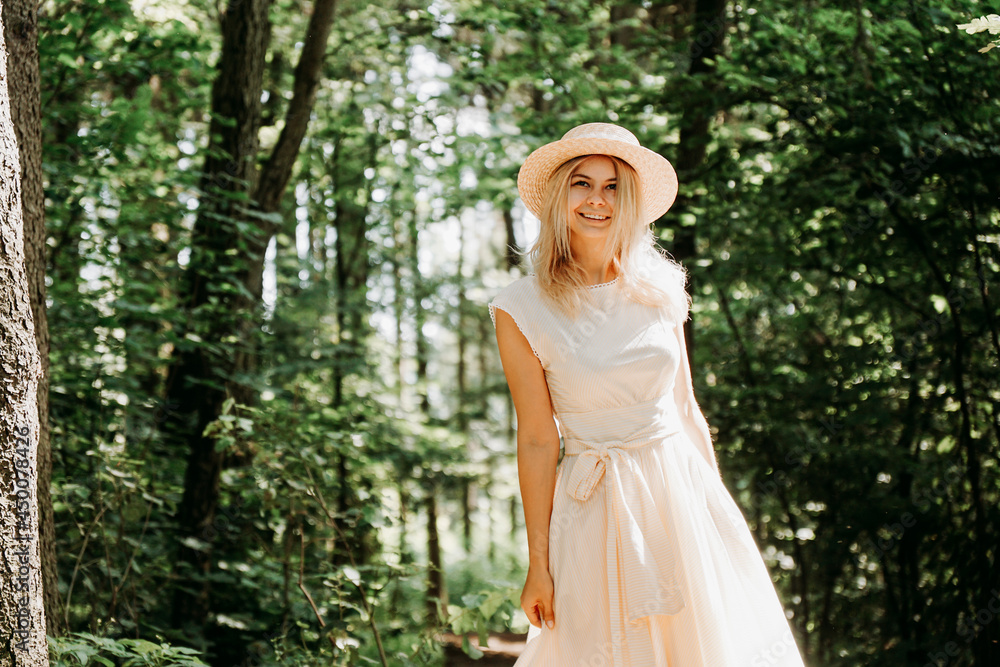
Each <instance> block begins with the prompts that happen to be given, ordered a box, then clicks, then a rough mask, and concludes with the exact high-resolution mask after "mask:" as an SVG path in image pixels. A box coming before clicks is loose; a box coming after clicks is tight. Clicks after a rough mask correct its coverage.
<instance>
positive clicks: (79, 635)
mask: <svg viewBox="0 0 1000 667" xmlns="http://www.w3.org/2000/svg"><path fill="white" fill-rule="evenodd" d="M48 639H49V648H50V654H49V658H50V661H51V664H52V666H53V667H77V666H79V667H97V666H98V665H102V666H103V667H207V665H206V663H204V662H202V661H201V660H200V659H199V652H198V651H195V650H192V649H189V648H184V647H183V646H171V645H170V644H167V643H159V644H157V643H154V642H150V641H146V640H145V639H111V638H108V637H98V636H95V635H92V634H90V633H88V632H75V633H73V634H71V635H67V636H65V637H58V638H55V637H49V638H48Z"/></svg>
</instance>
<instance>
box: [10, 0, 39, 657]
mask: <svg viewBox="0 0 1000 667" xmlns="http://www.w3.org/2000/svg"><path fill="white" fill-rule="evenodd" d="M6 14H7V12H6V8H3V11H2V14H0V16H2V18H0V23H4V22H5V21H4V20H3V19H5V18H6ZM3 33H4V31H3V30H2V26H0V304H3V307H2V308H0V488H2V489H3V492H2V493H0V667H15V665H16V666H17V667H39V666H41V665H48V664H49V652H48V644H47V641H46V639H45V635H46V628H45V602H44V595H43V591H42V567H41V552H40V549H39V531H38V449H37V448H38V433H39V420H38V381H39V377H40V376H41V374H42V368H41V362H40V361H39V353H38V343H37V342H36V341H35V331H34V322H33V320H32V314H31V299H30V296H29V284H28V275H27V272H26V269H25V250H24V222H23V208H22V204H21V168H20V165H19V161H18V149H17V139H16V136H15V132H14V125H13V121H12V120H11V112H10V97H9V95H8V90H7V85H8V78H7V62H8V60H7V46H6V40H5V39H4V36H3Z"/></svg>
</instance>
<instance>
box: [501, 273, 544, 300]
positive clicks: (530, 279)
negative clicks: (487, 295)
mask: <svg viewBox="0 0 1000 667" xmlns="http://www.w3.org/2000/svg"><path fill="white" fill-rule="evenodd" d="M537 289H538V276H536V275H535V274H534V273H529V274H527V275H525V276H521V277H520V278H518V279H517V280H515V281H513V282H511V283H508V284H507V286H506V287H502V288H501V289H500V291H499V292H497V295H496V298H510V297H518V296H524V295H530V294H534V293H535V290H537Z"/></svg>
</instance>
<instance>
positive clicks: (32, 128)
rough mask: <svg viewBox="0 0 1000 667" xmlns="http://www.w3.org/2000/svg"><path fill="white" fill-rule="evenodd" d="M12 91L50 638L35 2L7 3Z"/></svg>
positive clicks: (52, 602)
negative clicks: (34, 357)
mask: <svg viewBox="0 0 1000 667" xmlns="http://www.w3.org/2000/svg"><path fill="white" fill-rule="evenodd" d="M3 24H4V39H5V40H6V43H7V53H8V54H9V58H8V59H7V88H8V93H9V98H10V114H11V118H12V120H13V122H14V131H15V133H16V136H17V145H18V149H19V155H20V162H21V211H22V213H23V215H24V265H25V270H26V271H27V275H28V294H29V297H30V299H31V312H32V317H33V319H34V322H35V341H36V343H37V344H38V354H39V359H40V361H41V365H42V375H41V377H40V378H39V380H38V426H39V428H38V529H39V533H40V540H41V541H40V543H39V544H40V547H41V554H42V588H43V589H44V592H45V618H46V619H47V621H48V633H49V634H50V635H53V636H58V635H61V634H62V631H63V628H62V622H61V621H62V618H63V613H62V600H61V599H60V596H59V570H58V561H57V559H56V531H55V523H54V522H55V519H54V514H53V510H52V493H51V488H52V441H51V438H50V429H49V320H48V314H47V311H46V307H45V267H46V258H45V239H46V232H45V190H44V187H43V176H42V100H41V88H40V79H41V73H40V71H39V67H40V66H39V60H38V11H37V3H36V2H34V1H33V0H5V1H4V2H3Z"/></svg>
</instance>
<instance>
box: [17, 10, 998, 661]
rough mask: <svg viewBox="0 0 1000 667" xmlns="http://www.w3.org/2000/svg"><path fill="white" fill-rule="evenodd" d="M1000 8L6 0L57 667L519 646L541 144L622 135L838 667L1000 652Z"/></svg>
mask: <svg viewBox="0 0 1000 667" xmlns="http://www.w3.org/2000/svg"><path fill="white" fill-rule="evenodd" d="M991 9H993V10H994V11H995V8H990V7H988V6H984V5H983V4H982V3H979V2H975V1H972V0H964V1H963V0H950V1H947V2H940V1H938V2H929V3H914V2H902V1H893V2H890V1H888V0H882V1H881V2H861V1H860V0H857V1H855V2H849V1H847V0H810V1H807V2H793V1H790V0H772V1H770V2H767V3H759V4H758V3H748V4H736V3H731V2H724V1H721V0H685V1H682V2H660V1H656V0H647V1H642V2H634V1H621V2H618V1H614V0H607V1H599V2H591V1H586V2H584V1H581V0H561V1H560V2H547V1H543V0H513V1H511V2H500V3H492V2H485V1H480V0H439V1H435V2H430V3H428V2H422V1H421V0H407V1H399V2H394V1H393V0H386V1H385V2H382V3H377V4H366V3H354V2H349V1H344V2H340V3H334V2H332V1H331V0H317V1H316V2H315V3H313V2H302V1H299V0H230V2H229V3H228V4H225V5H224V4H223V3H219V2H208V1H207V0H179V1H176V2H167V1H165V0H134V1H133V2H131V3H129V2H125V1H123V0H43V1H42V2H41V3H40V4H36V3H33V2H32V3H25V2H23V0H21V1H15V2H10V1H5V2H4V3H3V12H4V14H3V16H4V24H5V34H6V35H7V38H6V39H7V45H8V48H9V49H10V50H11V61H10V62H14V63H20V64H25V63H28V64H30V59H25V58H24V57H23V56H18V54H19V53H20V54H23V53H30V52H31V49H32V48H35V47H37V54H38V56H37V58H38V60H37V63H38V64H39V67H38V69H37V79H36V83H37V86H38V89H39V90H40V112H39V113H38V114H37V115H36V116H34V117H32V116H31V114H30V113H27V112H25V111H24V109H23V108H21V109H20V110H19V107H23V106H24V104H23V103H24V100H26V99H28V97H27V96H26V94H25V93H24V92H23V90H19V89H17V88H16V81H17V79H16V77H12V79H11V85H12V90H11V100H12V104H13V107H14V119H15V123H20V126H19V128H18V129H19V140H20V142H21V151H22V167H23V168H24V170H25V172H24V173H25V177H24V183H25V186H24V187H25V225H26V235H27V236H28V237H29V238H28V242H27V246H28V247H27V250H28V257H27V260H26V261H27V267H28V274H29V280H30V281H32V298H33V302H34V303H33V305H34V306H35V326H36V329H37V330H38V331H37V335H38V337H39V342H40V347H41V350H42V352H43V362H45V361H46V360H47V370H46V374H45V376H44V378H43V381H42V383H41V384H42V386H41V387H40V390H39V402H40V414H41V416H42V424H43V429H42V433H41V440H40V443H39V498H40V507H39V511H40V526H41V529H42V537H41V547H42V552H41V558H42V569H43V573H42V574H43V578H44V581H45V584H46V586H45V612H46V618H47V623H48V633H49V635H50V636H51V640H50V642H51V645H52V647H53V648H52V657H53V664H67V665H69V664H98V662H97V657H101V656H102V657H103V659H105V660H107V661H108V662H104V663H101V664H112V663H111V662H110V660H111V659H112V657H113V656H114V655H119V658H115V659H116V660H117V661H118V662H117V663H114V664H118V663H120V662H121V660H122V658H121V656H125V655H131V654H132V653H136V652H138V653H143V652H145V654H146V659H147V660H148V662H146V663H143V664H184V663H185V661H190V662H192V663H193V662H194V658H193V657H190V656H193V655H194V653H193V652H190V651H184V650H183V648H184V647H187V648H191V649H195V650H196V652H197V654H198V655H200V659H201V660H204V661H205V662H206V663H207V664H211V665H217V666H222V665H225V666H229V665H249V664H254V665H264V664H267V665H272V664H273V665H319V664H336V665H348V664H372V663H375V664H393V665H402V664H439V663H440V660H441V647H440V645H439V643H438V642H437V641H436V639H435V636H436V634H437V633H438V632H440V631H442V630H444V629H451V630H454V631H457V632H465V631H473V632H475V633H477V634H478V635H480V636H483V635H485V634H487V633H490V632H499V631H507V630H514V631H518V632H523V631H525V630H526V628H527V622H526V619H525V617H524V615H523V613H522V612H521V611H520V610H519V609H518V604H517V601H518V595H519V592H520V586H521V585H522V584H523V577H524V573H525V570H524V568H525V564H526V558H525V556H526V549H525V545H524V537H523V526H522V523H521V522H522V515H521V509H520V505H519V498H518V491H517V484H516V479H517V478H516V466H515V458H514V454H515V448H514V426H515V424H514V416H513V410H512V405H511V403H510V399H509V395H508V392H507V387H506V383H505V382H504V377H503V373H502V369H501V367H500V363H499V358H498V355H497V352H496V344H495V338H494V336H493V330H492V326H491V323H490V320H489V315H488V311H487V308H486V303H487V302H488V301H489V299H490V298H492V295H493V294H495V293H496V292H497V291H498V290H499V289H500V288H501V287H502V286H504V285H506V284H507V283H509V282H510V281H512V280H514V279H516V278H517V277H518V276H520V275H523V274H524V273H525V272H526V271H527V270H529V267H525V266H524V265H523V264H522V263H520V262H519V258H518V256H517V253H516V252H514V251H513V250H512V249H521V250H523V249H525V248H526V247H527V246H528V245H529V244H530V243H531V241H532V239H533V236H534V234H535V233H536V231H537V221H535V220H533V219H532V218H531V217H530V215H528V214H526V212H525V210H524V208H523V206H522V205H521V203H520V202H519V201H518V200H517V198H516V188H515V178H516V173H517V169H518V166H519V164H520V163H521V161H522V160H523V158H524V157H525V156H526V155H527V153H528V152H529V151H530V150H532V149H533V148H536V147H538V146H539V145H541V144H543V143H545V142H548V141H551V140H553V139H556V138H558V137H559V136H561V135H562V134H563V132H565V131H566V130H567V129H569V128H570V127H572V126H574V125H576V124H578V123H581V122H591V121H610V122H615V123H619V124H621V125H624V126H625V127H627V128H629V129H631V130H632V131H634V132H635V134H636V135H638V137H639V138H640V141H641V142H642V143H643V144H644V145H646V146H648V147H650V148H652V149H653V150H656V151H659V152H661V153H662V154H663V155H665V156H666V157H668V158H669V159H670V160H671V161H672V162H673V164H674V165H675V166H676V168H677V170H678V173H679V177H680V182H681V192H680V196H679V199H678V201H677V203H676V204H675V206H674V207H673V208H672V209H671V211H670V212H669V213H668V214H667V215H666V216H665V217H664V218H663V219H662V220H660V221H658V223H657V232H658V234H659V238H660V240H661V245H662V246H663V247H664V248H665V249H667V250H668V251H669V252H671V254H672V255H673V256H674V257H675V258H677V259H678V260H680V261H681V262H682V263H684V265H685V266H686V267H687V268H688V269H689V271H690V273H691V280H690V286H689V288H690V292H691V294H692V296H693V300H694V306H693V321H692V323H691V334H690V340H691V344H692V367H693V372H694V380H695V383H696V394H697V396H698V397H699V402H700V403H701V405H702V407H703V409H704V411H705V413H706V416H707V418H708V421H709V423H710V424H711V427H712V431H713V436H714V439H715V440H716V444H717V447H718V451H719V457H720V464H721V467H722V469H723V472H724V477H725V482H726V484H727V487H728V488H729V489H730V490H731V492H732V493H733V495H734V496H735V497H736V498H737V500H738V502H739V504H740V506H741V508H742V509H743V511H744V514H745V516H746V518H747V520H748V522H749V524H750V526H751V528H752V530H753V532H754V535H755V537H756V539H757V541H758V543H759V546H760V547H761V549H762V552H763V554H764V556H765V560H766V561H767V563H768V565H769V568H770V570H771V572H772V574H773V575H774V577H775V580H776V585H777V586H778V589H779V592H780V593H781V596H782V599H783V600H784V602H785V604H786V608H787V609H788V611H789V612H790V614H791V620H792V624H793V627H794V628H795V631H796V633H797V636H798V637H799V642H800V645H801V647H802V649H803V652H804V654H805V656H806V658H807V662H808V664H810V665H812V666H815V667H818V666H820V665H830V666H833V665H844V666H854V665H886V666H892V667H899V666H900V665H914V666H917V667H922V666H924V665H928V664H930V665H938V666H940V665H945V664H947V665H982V666H984V667H985V666H987V665H989V666H991V667H992V666H995V665H997V664H1000V644H998V641H1000V640H998V638H1000V619H998V616H1000V614H998V611H1000V567H997V563H996V556H997V546H998V545H1000V471H998V466H997V460H998V454H1000V386H998V381H997V371H998V368H1000V324H998V307H997V295H996V290H997V287H998V282H997V277H998V271H1000V198H998V193H1000V142H998V136H1000V102H998V100H1000V77H998V76H997V66H996V60H995V56H996V52H992V53H979V52H977V49H978V48H979V47H981V46H983V45H984V44H985V43H986V42H987V41H988V39H987V37H986V35H984V34H980V35H974V36H973V35H967V34H965V33H964V32H962V31H961V30H958V29H957V28H956V25H957V24H959V23H965V22H967V21H968V20H969V19H970V18H972V17H977V16H980V15H983V14H987V13H989V11H991ZM19 12H20V13H19ZM19 57H20V58H21V59H20V60H18V58H19ZM18 66H19V65H18ZM16 68H17V66H15V69H16ZM25 128H27V130H26V129H25ZM32 137H34V139H33V138H32ZM32 151H34V152H33V153H32ZM26 155H28V156H30V155H36V156H38V159H37V160H35V161H32V160H31V159H27V158H26V157H25V156H26ZM32 169H34V171H31V170H32ZM31 202H34V203H35V205H34V206H32V204H31ZM45 425H48V426H47V427H46V426H45ZM136 639H139V640H142V641H140V642H136V641H132V640H136ZM146 642H149V643H146ZM475 643H476V642H475V635H473V639H472V641H469V640H467V642H466V649H467V651H468V652H469V653H470V654H473V655H474V654H476V653H477V649H476V648H475V647H474V644H475ZM152 656H157V657H155V658H154V657H152ZM184 656H189V657H184Z"/></svg>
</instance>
